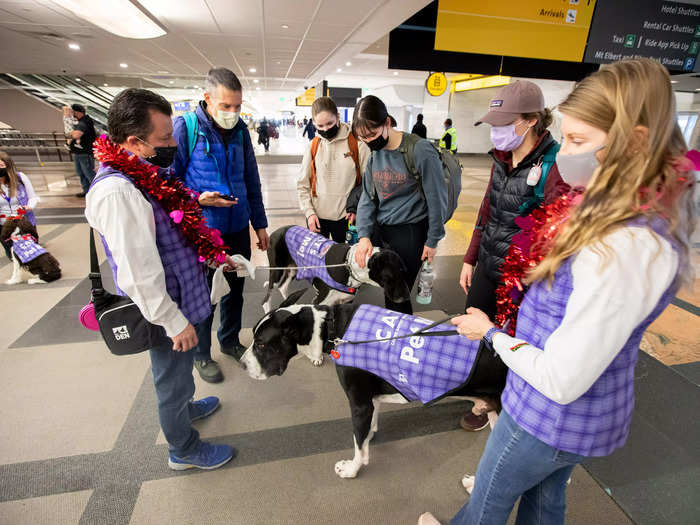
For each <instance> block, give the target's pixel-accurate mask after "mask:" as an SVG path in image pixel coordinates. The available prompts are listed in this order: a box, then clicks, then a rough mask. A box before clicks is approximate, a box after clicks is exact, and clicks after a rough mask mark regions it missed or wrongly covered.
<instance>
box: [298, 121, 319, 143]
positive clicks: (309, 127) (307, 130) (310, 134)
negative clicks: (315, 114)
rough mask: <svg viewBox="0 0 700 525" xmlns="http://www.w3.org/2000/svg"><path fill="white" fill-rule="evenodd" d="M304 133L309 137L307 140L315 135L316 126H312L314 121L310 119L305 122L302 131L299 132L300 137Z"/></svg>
mask: <svg viewBox="0 0 700 525" xmlns="http://www.w3.org/2000/svg"><path fill="white" fill-rule="evenodd" d="M304 135H307V136H308V137H309V140H313V138H314V137H315V136H316V126H314V123H313V122H312V121H310V120H309V122H308V123H307V124H306V127H305V128H304V131H303V132H302V134H301V136H302V137H303V136H304Z"/></svg>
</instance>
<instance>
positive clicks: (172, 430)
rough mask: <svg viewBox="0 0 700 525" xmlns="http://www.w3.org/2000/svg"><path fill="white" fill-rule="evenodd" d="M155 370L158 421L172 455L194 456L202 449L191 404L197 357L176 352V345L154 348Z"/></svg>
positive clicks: (169, 344)
mask: <svg viewBox="0 0 700 525" xmlns="http://www.w3.org/2000/svg"><path fill="white" fill-rule="evenodd" d="M149 353H150V354H151V370H152V371H153V383H154V385H155V387H156V396H157V397H158V418H159V419H160V428H162V429H163V434H165V439H166V440H167V442H168V444H169V445H170V447H169V448H170V452H171V453H172V454H174V455H175V456H177V457H185V456H188V455H190V454H192V453H193V452H194V451H196V450H197V448H198V447H199V444H200V441H199V432H197V431H196V430H195V429H194V428H192V421H191V420H190V401H191V400H192V397H193V396H194V378H193V377H192V365H193V362H194V359H193V358H194V354H193V353H192V350H190V351H189V352H174V351H173V343H172V341H170V340H168V343H166V344H164V345H161V346H159V347H156V348H152V349H151V350H150V351H149Z"/></svg>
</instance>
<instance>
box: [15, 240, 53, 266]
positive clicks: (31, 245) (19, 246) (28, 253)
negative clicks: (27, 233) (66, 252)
mask: <svg viewBox="0 0 700 525" xmlns="http://www.w3.org/2000/svg"><path fill="white" fill-rule="evenodd" d="M12 253H14V254H15V255H16V256H17V258H18V259H19V260H20V262H21V263H22V264H27V263H28V262H29V261H33V260H34V259H36V258H37V257H39V256H40V255H44V254H45V253H46V250H45V249H44V248H43V247H42V246H41V245H40V244H39V243H38V242H36V241H35V240H34V239H33V238H32V239H22V238H20V239H17V240H16V241H15V240H13V241H12Z"/></svg>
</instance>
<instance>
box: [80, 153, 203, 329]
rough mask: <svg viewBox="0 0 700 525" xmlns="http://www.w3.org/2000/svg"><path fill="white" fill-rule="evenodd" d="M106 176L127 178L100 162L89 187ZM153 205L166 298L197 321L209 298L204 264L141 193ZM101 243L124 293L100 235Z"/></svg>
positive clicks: (159, 207)
mask: <svg viewBox="0 0 700 525" xmlns="http://www.w3.org/2000/svg"><path fill="white" fill-rule="evenodd" d="M108 177H120V178H122V179H126V180H128V181H129V182H131V179H129V177H127V176H126V175H124V174H123V173H121V172H119V171H116V170H115V169H113V168H111V167H109V166H106V165H104V164H103V165H101V166H100V169H99V170H98V172H97V176H96V177H95V179H94V180H93V181H92V184H91V185H90V187H91V188H92V186H94V185H95V184H96V183H97V182H99V181H101V180H104V179H106V178H108ZM143 195H144V197H145V198H146V200H148V202H149V203H150V204H151V207H152V208H153V217H154V218H155V224H156V246H157V248H158V254H159V255H160V259H161V262H162V263H163V270H164V271H165V288H166V290H167V292H168V295H169V296H170V298H171V299H172V300H173V301H175V303H176V304H177V306H178V308H179V309H180V311H181V312H182V313H183V315H184V316H185V317H186V318H187V320H188V321H189V322H190V323H192V324H197V323H199V322H201V321H203V320H204V319H206V318H207V317H208V316H209V314H211V299H210V293H209V285H208V284H207V274H206V267H205V265H203V264H201V263H200V262H199V256H198V255H197V251H196V250H195V249H194V248H192V247H191V246H189V245H188V244H187V241H186V240H185V237H184V235H183V234H182V232H181V231H180V230H179V229H178V228H177V227H176V226H175V225H174V224H173V222H172V220H171V219H170V217H168V214H167V213H166V212H165V210H164V209H163V207H162V206H161V205H160V204H158V203H157V202H155V201H154V200H153V199H151V198H150V196H148V195H145V194H143ZM144 227H145V226H144ZM100 237H101V238H102V244H103V245H104V247H105V253H106V255H107V260H108V261H109V266H110V267H111V268H112V274H113V276H114V286H115V287H116V291H117V293H118V294H119V295H126V294H125V293H124V292H123V291H122V290H121V289H120V288H119V285H118V284H117V265H116V263H115V262H114V258H113V257H112V252H111V250H110V249H109V246H107V243H106V242H105V239H104V237H102V235H101V234H100Z"/></svg>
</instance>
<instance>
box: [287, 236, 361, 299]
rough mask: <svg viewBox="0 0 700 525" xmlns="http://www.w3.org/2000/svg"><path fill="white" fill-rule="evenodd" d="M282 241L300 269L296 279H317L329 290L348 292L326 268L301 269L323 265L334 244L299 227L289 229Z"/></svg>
mask: <svg viewBox="0 0 700 525" xmlns="http://www.w3.org/2000/svg"><path fill="white" fill-rule="evenodd" d="M284 240H285V241H286V243H287V249H288V250H289V254H290V255H291V256H292V259H294V263H295V264H296V265H297V266H298V267H299V268H300V269H299V270H297V279H303V280H306V281H309V282H312V281H313V280H314V277H318V278H319V279H321V280H322V281H323V282H325V283H326V284H327V285H328V286H330V287H331V288H335V289H336V290H341V291H343V292H349V291H350V289H349V288H348V287H347V286H345V285H343V284H340V283H339V282H336V281H335V280H333V278H332V277H331V276H330V274H329V273H328V268H301V267H302V266H323V265H325V264H326V258H325V255H326V253H327V252H328V250H329V249H330V248H331V246H333V245H334V244H336V243H335V242H333V241H332V240H331V239H328V238H326V237H324V236H323V235H319V234H318V233H314V232H312V231H311V230H307V229H306V228H302V227H301V226H292V227H291V228H289V229H288V230H287V233H286V234H285V235H284Z"/></svg>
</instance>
